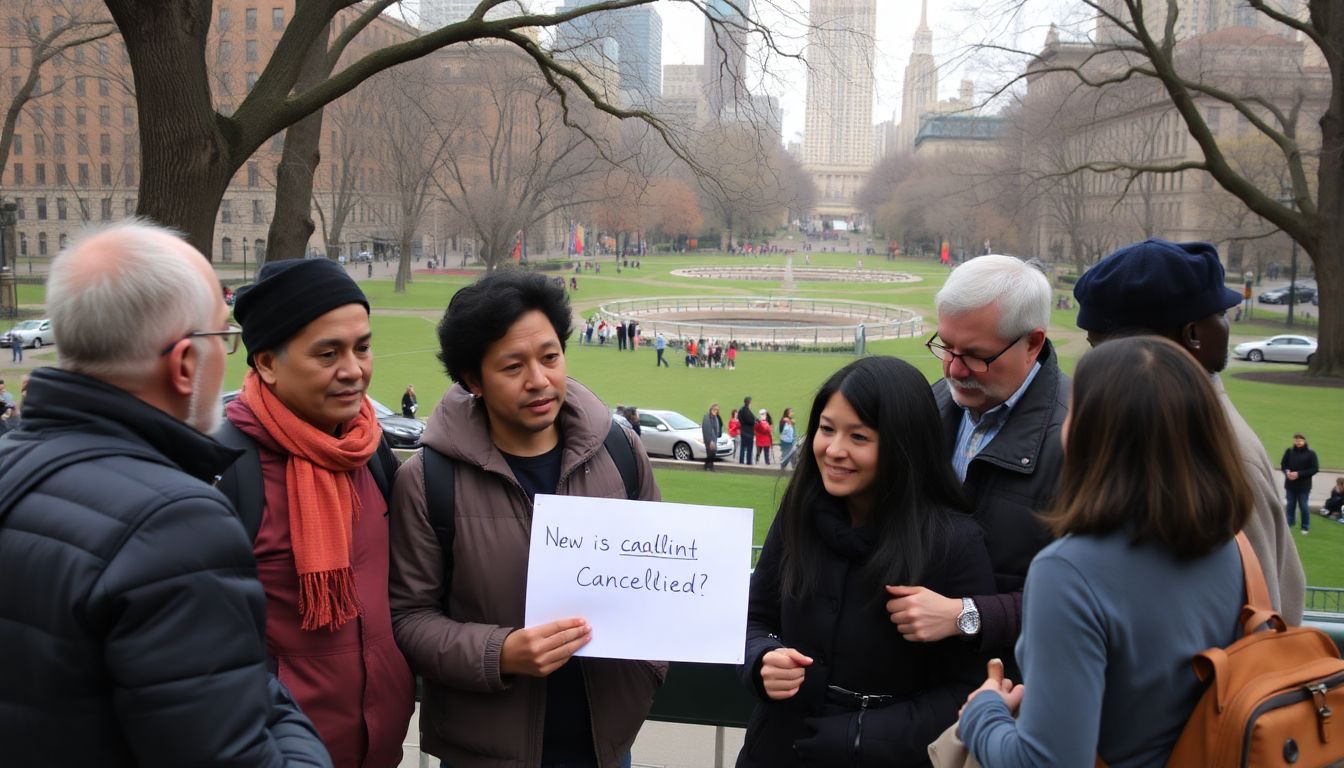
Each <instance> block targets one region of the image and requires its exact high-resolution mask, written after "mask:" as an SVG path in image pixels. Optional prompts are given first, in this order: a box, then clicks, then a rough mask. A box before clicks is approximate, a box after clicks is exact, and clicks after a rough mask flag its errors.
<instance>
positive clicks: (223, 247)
mask: <svg viewBox="0 0 1344 768" xmlns="http://www.w3.org/2000/svg"><path fill="white" fill-rule="evenodd" d="M219 255H220V257H221V258H223V259H224V260H225V261H233V238H231V237H226V238H224V239H223V240H220V241H219Z"/></svg>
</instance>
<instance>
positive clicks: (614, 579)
mask: <svg viewBox="0 0 1344 768" xmlns="http://www.w3.org/2000/svg"><path fill="white" fill-rule="evenodd" d="M751 527H752V512H751V510H750V509H739V508H730V507H702V506H696V505H692V504H672V503H667V502H649V501H627V500H626V499H593V498H586V497H579V496H548V495H541V494H539V495H538V496H537V497H536V503H535V505H534V507H533V512H532V548H531V554H530V555H529V557H528V566H527V617H526V622H527V626H529V627H531V626H536V625H537V624H545V623H546V622H550V621H555V620H557V619H565V618H570V617H580V618H583V619H585V620H587V622H588V624H589V625H590V626H591V627H592V628H593V639H592V641H591V642H589V643H588V644H587V645H586V646H584V647H583V648H582V649H580V650H579V652H578V654H577V655H579V656H595V657H604V658H614V659H648V660H653V661H700V662H713V663H730V664H740V663H742V655H743V652H744V648H743V646H744V643H745V640H746V631H747V588H748V585H749V582H750V579H751Z"/></svg>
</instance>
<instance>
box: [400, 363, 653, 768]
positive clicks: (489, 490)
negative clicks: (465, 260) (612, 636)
mask: <svg viewBox="0 0 1344 768" xmlns="http://www.w3.org/2000/svg"><path fill="white" fill-rule="evenodd" d="M610 424H611V414H610V412H609V411H608V410H607V408H606V407H605V406H604V405H603V404H602V401H601V400H599V399H598V398H597V396H595V395H594V394H592V393H591V392H589V391H588V390H587V389H585V388H584V387H583V386H582V385H580V384H579V383H578V382H576V381H574V380H572V379H571V380H569V382H568V387H567V394H566V397H565V403H564V406H563V407H562V408H561V409H560V430H561V434H562V436H563V437H562V439H563V441H564V444H565V448H564V451H563V455H562V458H561V468H560V484H559V488H558V489H557V491H556V492H557V493H559V494H563V495H568V496H597V497H606V498H623V497H624V496H625V488H624V484H623V483H622V481H621V476H620V472H619V471H618V470H617V469H616V465H615V464H614V463H613V462H612V460H611V459H610V457H608V455H607V453H606V451H605V450H603V448H602V441H603V439H604V438H605V437H606V435H607V431H608V429H609V427H610ZM627 437H629V438H630V440H631V445H632V447H634V448H635V458H636V465H637V468H638V475H639V480H640V483H639V487H640V495H639V497H640V498H641V499H643V500H646V501H658V500H659V498H660V497H659V492H658V486H657V484H656V483H655V482H654V479H653V469H652V467H651V466H650V464H649V460H648V456H647V455H646V454H645V453H644V449H643V447H642V446H641V445H640V444H639V442H638V441H637V440H636V439H635V437H634V435H633V434H631V433H627ZM422 441H423V442H424V443H425V444H426V445H429V446H431V447H433V448H434V449H436V450H438V451H440V452H442V453H443V454H444V455H446V456H448V457H449V458H452V459H455V460H456V461H457V465H456V474H455V476H454V478H455V484H454V487H455V494H456V498H455V501H454V510H455V515H456V527H457V530H456V538H455V539H454V544H453V560H454V568H453V580H452V594H451V595H450V599H449V612H450V614H451V618H450V617H449V616H445V615H444V613H443V610H442V594H443V584H444V580H443V575H444V574H443V556H442V553H441V551H440V548H439V544H438V540H437V539H436V538H435V535H434V531H433V529H432V528H431V527H430V524H429V521H428V517H427V513H426V507H425V485H424V466H423V464H422V463H421V458H420V455H419V454H418V453H417V454H416V455H414V456H412V457H411V458H410V459H409V460H407V461H406V462H405V463H404V464H403V465H402V467H401V469H400V470H399V471H398V472H397V479H396V484H395V487H394V491H393V497H392V524H391V528H392V564H391V567H392V570H391V580H390V590H391V603H392V621H393V629H394V632H395V634H396V638H397V643H398V645H400V646H401V649H402V652H403V653H405V654H406V658H407V659H409V660H410V662H411V667H412V668H413V669H414V670H415V671H416V672H417V673H418V674H420V675H421V676H422V677H423V678H424V680H425V686H424V697H423V700H422V703H421V709H420V745H421V749H422V750H423V751H425V752H428V753H430V754H432V755H435V756H437V757H440V758H443V759H444V760H446V761H447V762H448V763H449V764H451V765H452V766H453V768H536V766H539V765H540V764H541V747H542V733H543V726H544V724H545V719H546V684H545V681H544V680H540V679H535V678H531V677H524V676H521V675H515V676H505V675H502V674H501V673H500V653H501V651H502V649H503V646H504V638H505V637H507V636H508V634H509V633H510V632H512V631H513V630H514V629H518V628H521V627H522V626H523V614H524V608H525V598H526V591H527V557H528V544H529V540H530V537H531V527H532V505H531V503H530V502H529V501H528V499H527V495H526V493H524V491H523V489H522V487H521V486H520V485H519V484H518V481H517V480H516V479H514V476H513V472H512V471H511V470H510V469H509V465H508V464H507V463H506V462H505V460H504V457H503V455H502V454H500V452H499V451H498V450H497V449H496V448H495V446H494V444H493V443H492V442H491V441H490V433H489V429H488V426H487V422H486V414H485V406H484V405H483V404H482V403H480V402H479V401H476V400H474V399H473V398H472V397H471V396H470V395H469V394H468V393H467V392H466V391H465V390H464V389H463V388H462V387H460V386H454V387H452V388H450V389H449V390H448V392H447V393H446V394H445V395H444V396H443V399H442V400H441V401H440V402H439V404H438V407H436V408H435V409H434V412H433V413H432V414H431V415H430V417H429V424H428V427H427V428H426V429H425V434H424V436H423V438H422ZM578 662H579V663H580V664H581V667H582V670H583V677H584V682H585V684H586V687H587V691H588V704H589V708H590V710H591V713H592V724H593V733H592V738H593V744H594V747H595V749H596V754H597V757H598V760H599V762H600V763H601V765H602V766H603V768H614V766H616V765H618V763H619V762H620V760H621V758H622V757H623V756H624V755H625V753H626V752H627V751H628V750H629V749H630V745H631V744H633V743H634V740H635V735H636V734H637V733H638V732H639V728H640V726H641V725H642V724H643V722H644V717H645V716H646V715H647V714H648V711H649V706H650V704H651V703H652V701H653V694H654V692H655V690H656V689H657V688H658V686H659V685H660V684H661V683H662V680H663V677H664V675H665V674H666V672H667V667H666V665H663V664H655V663H651V662H644V661H621V660H616V659H596V658H583V659H579V660H578ZM571 663H572V662H571Z"/></svg>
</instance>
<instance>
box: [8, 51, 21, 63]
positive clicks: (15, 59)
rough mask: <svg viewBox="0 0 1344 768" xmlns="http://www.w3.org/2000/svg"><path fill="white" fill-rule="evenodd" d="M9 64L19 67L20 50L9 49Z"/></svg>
mask: <svg viewBox="0 0 1344 768" xmlns="http://www.w3.org/2000/svg"><path fill="white" fill-rule="evenodd" d="M9 63H10V65H11V66H15V67H17V66H19V49H18V48H10V49H9Z"/></svg>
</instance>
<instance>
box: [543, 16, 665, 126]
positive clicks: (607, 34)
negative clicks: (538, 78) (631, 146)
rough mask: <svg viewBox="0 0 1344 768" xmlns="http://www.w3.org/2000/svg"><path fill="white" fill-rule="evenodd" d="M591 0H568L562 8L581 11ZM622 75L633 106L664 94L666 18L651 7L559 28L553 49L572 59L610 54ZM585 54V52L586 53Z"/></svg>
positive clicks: (587, 18) (623, 89)
mask: <svg viewBox="0 0 1344 768" xmlns="http://www.w3.org/2000/svg"><path fill="white" fill-rule="evenodd" d="M591 2H592V0H565V2H564V4H563V5H562V6H561V7H562V8H579V7H582V6H584V5H587V4H589V3H591ZM605 41H610V42H613V43H615V44H616V49H615V55H614V58H611V59H610V60H609V61H610V64H611V66H613V67H614V68H616V69H617V70H618V72H619V79H620V85H619V87H620V90H621V92H622V93H623V94H624V100H625V101H626V102H627V103H630V104H638V105H649V104H653V103H655V102H656V101H657V100H658V97H659V96H660V95H662V90H663V89H662V70H663V19H662V17H661V16H659V15H658V11H657V10H655V9H654V8H653V6H651V5H646V6H638V7H634V8H621V9H618V10H614V11H601V12H598V13H591V14H588V15H586V16H583V17H580V18H578V19H575V20H574V21H571V22H566V23H564V24H561V25H559V26H557V27H556V30H555V40H554V45H553V47H554V48H555V49H556V51H557V52H560V53H562V55H566V56H569V57H571V58H579V59H585V58H592V57H593V55H592V54H593V52H597V51H601V52H604V53H605V52H608V51H610V50H611V49H610V46H607V45H606V42H605ZM585 52H586V53H585Z"/></svg>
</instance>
